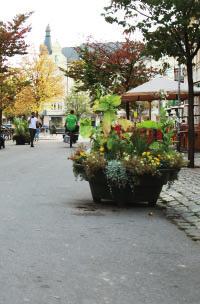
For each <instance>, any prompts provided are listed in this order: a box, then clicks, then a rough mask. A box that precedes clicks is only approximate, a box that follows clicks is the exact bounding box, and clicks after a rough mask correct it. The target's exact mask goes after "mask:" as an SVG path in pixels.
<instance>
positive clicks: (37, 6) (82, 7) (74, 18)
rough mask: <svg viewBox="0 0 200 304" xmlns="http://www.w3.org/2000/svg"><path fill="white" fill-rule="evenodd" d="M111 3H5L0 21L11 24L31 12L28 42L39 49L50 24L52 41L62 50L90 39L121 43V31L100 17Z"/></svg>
mask: <svg viewBox="0 0 200 304" xmlns="http://www.w3.org/2000/svg"><path fill="white" fill-rule="evenodd" d="M109 3H110V0H57V1H49V2H47V1H44V0H17V1H15V0H7V1H5V2H4V5H3V6H2V7H1V11H0V19H1V20H3V21H5V20H11V19H12V18H13V17H14V16H15V15H16V14H18V13H24V12H28V11H34V14H33V15H32V16H31V18H30V19H29V22H30V23H31V24H32V31H31V33H29V34H28V42H29V43H31V44H32V45H34V46H35V47H36V48H38V46H39V44H41V43H42V42H43V40H44V36H45V28H46V26H47V24H50V27H51V35H52V41H55V40H57V41H58V42H59V43H60V44H61V46H62V47H64V46H74V45H79V44H81V43H82V42H84V41H85V40H86V38H87V37H88V36H92V37H93V38H94V39H95V40H101V41H116V40H121V39H122V29H121V28H120V27H119V26H117V25H110V24H108V23H106V22H105V20H104V18H103V17H102V16H101V13H102V12H103V7H104V6H106V5H108V4H109Z"/></svg>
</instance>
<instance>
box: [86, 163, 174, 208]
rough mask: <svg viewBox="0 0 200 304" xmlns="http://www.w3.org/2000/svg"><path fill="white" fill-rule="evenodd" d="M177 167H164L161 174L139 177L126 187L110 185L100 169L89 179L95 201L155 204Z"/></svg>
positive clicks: (120, 203) (119, 203)
mask: <svg viewBox="0 0 200 304" xmlns="http://www.w3.org/2000/svg"><path fill="white" fill-rule="evenodd" d="M178 171H179V170H177V169H162V170H160V175H159V176H152V175H143V176H141V177H139V178H138V182H137V183H136V184H131V185H127V186H126V187H125V188H119V187H117V186H113V185H109V184H108V181H107V179H106V176H105V174H104V172H103V171H99V172H97V173H96V174H95V176H94V177H92V178H90V179H89V180H88V182H89V185H90V189H91V193H92V198H93V201H94V202H97V203H100V202H101V200H102V199H104V200H113V201H115V202H116V203H117V204H118V205H120V206H122V205H126V204H134V203H140V202H147V203H149V205H155V204H156V202H157V200H158V197H159V195H160V192H161V190H162V187H163V185H164V184H166V183H167V182H168V181H169V180H171V178H172V176H174V174H176V175H177V173H178Z"/></svg>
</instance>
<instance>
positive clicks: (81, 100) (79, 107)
mask: <svg viewBox="0 0 200 304" xmlns="http://www.w3.org/2000/svg"><path fill="white" fill-rule="evenodd" d="M77 87H78V86H77ZM77 87H76V88H75V87H73V88H72V90H71V92H70V94H69V95H68V96H67V97H66V100H65V106H66V109H67V113H69V112H70V110H74V112H75V113H76V115H77V116H78V117H80V116H81V115H82V114H86V115H87V114H89V113H91V107H90V98H89V94H88V93H87V92H83V91H80V90H78V91H77Z"/></svg>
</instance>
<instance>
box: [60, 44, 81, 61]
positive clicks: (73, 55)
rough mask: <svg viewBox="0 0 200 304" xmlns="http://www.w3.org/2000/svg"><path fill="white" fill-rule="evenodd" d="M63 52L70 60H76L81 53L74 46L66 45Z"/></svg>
mask: <svg viewBox="0 0 200 304" xmlns="http://www.w3.org/2000/svg"><path fill="white" fill-rule="evenodd" d="M62 53H63V55H64V56H65V57H67V60H68V61H74V60H78V59H79V55H78V53H77V52H76V50H75V48H74V47H64V48H62Z"/></svg>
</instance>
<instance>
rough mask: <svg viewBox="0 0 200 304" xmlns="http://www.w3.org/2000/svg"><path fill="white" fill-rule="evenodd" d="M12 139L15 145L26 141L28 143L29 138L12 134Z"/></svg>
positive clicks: (23, 143)
mask: <svg viewBox="0 0 200 304" xmlns="http://www.w3.org/2000/svg"><path fill="white" fill-rule="evenodd" d="M13 140H15V141H16V145H25V144H26V143H27V144H30V139H29V137H27V136H26V137H25V136H21V135H20V136H19V135H14V137H13Z"/></svg>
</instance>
